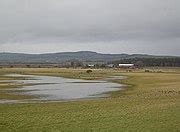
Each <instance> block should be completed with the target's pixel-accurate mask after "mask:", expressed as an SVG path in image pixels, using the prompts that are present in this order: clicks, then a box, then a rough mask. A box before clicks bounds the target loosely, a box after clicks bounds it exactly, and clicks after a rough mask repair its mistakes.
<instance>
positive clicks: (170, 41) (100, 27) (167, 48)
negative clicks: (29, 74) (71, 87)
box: [0, 0, 180, 56]
mask: <svg viewBox="0 0 180 132" xmlns="http://www.w3.org/2000/svg"><path fill="white" fill-rule="evenodd" d="M80 50H88V51H97V52H101V53H129V54H133V53H145V54H156V55H178V56H179V55H180V0H0V52H23V53H45V52H64V51H80Z"/></svg>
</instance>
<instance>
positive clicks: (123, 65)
mask: <svg viewBox="0 0 180 132" xmlns="http://www.w3.org/2000/svg"><path fill="white" fill-rule="evenodd" d="M119 67H127V68H128V67H134V64H119Z"/></svg>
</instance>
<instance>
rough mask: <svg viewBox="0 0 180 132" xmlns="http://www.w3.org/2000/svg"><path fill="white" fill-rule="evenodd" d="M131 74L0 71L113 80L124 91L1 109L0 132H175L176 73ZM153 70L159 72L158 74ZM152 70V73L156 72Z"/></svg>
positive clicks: (179, 95) (179, 96)
mask: <svg viewBox="0 0 180 132" xmlns="http://www.w3.org/2000/svg"><path fill="white" fill-rule="evenodd" d="M153 70H154V71H155V72H151V73H145V72H144V70H136V71H135V72H133V73H126V72H125V71H124V70H93V73H92V74H87V73H86V72H85V71H86V70H82V69H43V68H42V69H33V68H29V69H26V68H25V69H14V68H11V69H0V74H5V73H22V74H38V75H50V76H63V77H70V78H80V79H101V78H106V77H108V76H112V75H123V76H127V77H128V78H127V79H124V80H113V81H114V82H117V83H123V84H126V85H127V86H126V87H125V88H124V90H123V91H117V92H112V93H111V96H110V97H109V98H105V99H95V100H82V101H74V102H61V103H60V102H59V103H38V104H1V105H0V131H142V132H144V131H162V132H164V131H165V132H166V131H167V132H169V131H174V132H176V131H180V125H179V124H180V103H179V102H180V68H166V69H165V68H161V70H162V71H163V72H162V73H158V72H156V69H153ZM158 70H159V69H158ZM158 70H157V71H158ZM0 87H1V86H0Z"/></svg>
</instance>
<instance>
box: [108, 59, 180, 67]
mask: <svg viewBox="0 0 180 132" xmlns="http://www.w3.org/2000/svg"><path fill="white" fill-rule="evenodd" d="M109 63H112V64H114V65H116V66H118V64H120V63H124V64H128V63H133V64H135V66H137V67H145V66H147V67H148V66H161V67H180V57H172V58H131V59H123V60H118V61H113V62H109Z"/></svg>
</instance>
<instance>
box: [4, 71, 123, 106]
mask: <svg viewBox="0 0 180 132" xmlns="http://www.w3.org/2000/svg"><path fill="white" fill-rule="evenodd" d="M6 76H11V77H17V76H19V77H27V78H28V79H25V80H6V81H8V82H14V83H20V84H27V85H28V84H29V86H23V87H22V88H10V89H6V91H7V92H12V93H13V94H19V95H20V94H22V95H31V96H33V97H34V98H33V99H26V100H21V101H17V100H0V103H8V102H9V103H11V102H23V101H24V102H33V101H70V100H78V99H92V98H101V97H107V96H108V94H107V93H108V92H111V91H118V90H120V88H121V85H120V84H117V83H112V82H108V81H107V80H96V81H95V80H80V79H68V78H62V77H53V76H36V75H19V74H9V75H6Z"/></svg>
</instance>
